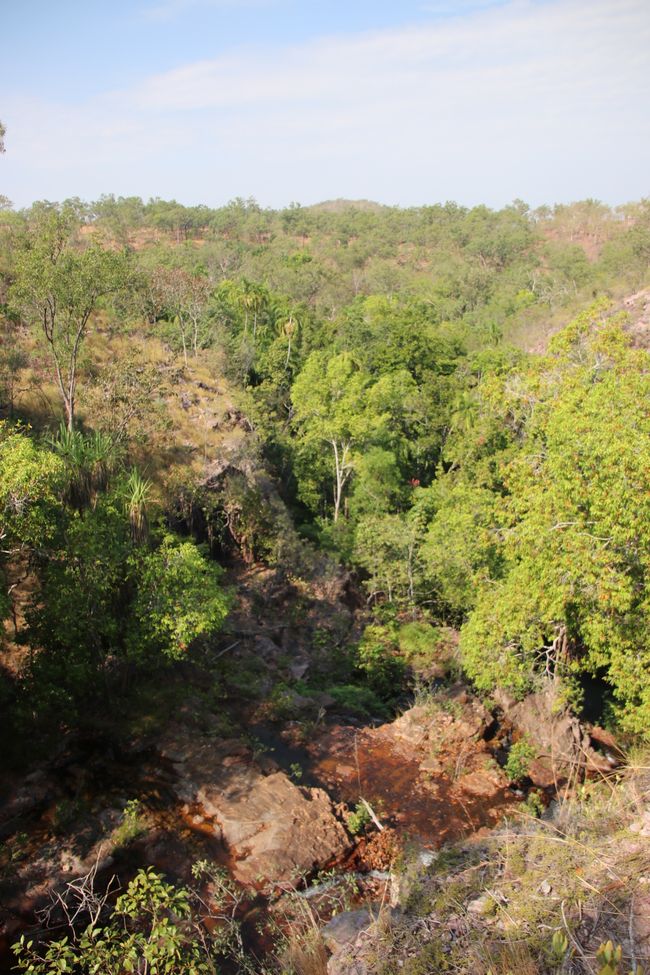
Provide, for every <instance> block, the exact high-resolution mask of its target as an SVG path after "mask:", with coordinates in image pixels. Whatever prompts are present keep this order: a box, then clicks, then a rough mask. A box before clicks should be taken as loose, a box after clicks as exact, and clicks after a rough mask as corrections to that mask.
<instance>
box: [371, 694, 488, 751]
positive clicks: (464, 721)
mask: <svg viewBox="0 0 650 975" xmlns="http://www.w3.org/2000/svg"><path fill="white" fill-rule="evenodd" d="M491 723H492V715H491V714H490V712H489V711H488V710H487V708H485V707H484V705H483V704H481V702H480V701H479V700H478V699H477V698H475V697H472V696H471V695H470V694H468V693H467V691H466V690H465V689H464V688H460V687H454V688H451V689H450V690H449V691H447V692H446V693H445V694H444V695H441V696H440V700H439V702H436V704H434V705H433V706H432V707H427V706H424V705H416V706H415V707H412V708H410V709H409V710H408V711H405V712H404V714H402V715H401V717H399V718H397V719H396V720H395V721H393V722H392V723H391V724H390V725H384V726H383V729H382V730H384V731H386V732H387V733H389V734H391V735H393V736H395V737H397V738H402V739H403V740H405V741H407V742H409V744H412V745H415V746H416V747H417V746H419V747H422V748H426V747H427V746H431V745H434V744H435V745H437V744H439V743H440V742H443V741H444V742H445V744H450V743H452V742H464V741H467V740H476V739H478V738H481V737H482V736H483V735H484V734H485V732H486V730H487V728H488V727H489V726H490V724H491Z"/></svg>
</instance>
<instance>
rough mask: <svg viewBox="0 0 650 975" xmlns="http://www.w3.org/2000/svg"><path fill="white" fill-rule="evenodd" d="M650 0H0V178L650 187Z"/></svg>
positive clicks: (203, 199)
mask: <svg viewBox="0 0 650 975" xmlns="http://www.w3.org/2000/svg"><path fill="white" fill-rule="evenodd" d="M649 106H650V0H347V2H344V0H314V2H311V0H110V2H109V0H56V2H55V3H53V2H52V0H20V2H18V0H0V119H1V120H2V121H3V122H4V124H5V125H6V127H7V135H6V139H5V145H6V153H5V155H4V156H0V194H4V195H5V196H7V197H9V199H10V200H12V201H13V203H14V205H15V206H18V207H22V206H27V205H29V204H30V203H32V202H33V201H34V200H38V199H49V200H62V199H65V198H67V197H71V196H79V197H81V198H82V199H85V200H93V199H97V198H98V197H99V196H100V195H102V194H103V193H114V194H115V195H117V196H132V195H133V196H141V197H143V198H144V199H148V198H149V197H156V196H158V197H163V198H165V199H176V200H179V201H180V202H182V203H185V204H196V203H204V204H206V205H208V206H219V205H222V204H224V203H226V202H227V201H228V200H230V199H233V198H234V197H237V196H241V197H251V196H252V197H255V198H256V199H257V200H258V202H259V203H260V204H261V205H262V206H265V207H266V206H271V207H281V206H286V205H288V204H289V203H290V202H292V201H296V202H300V203H302V204H303V205H309V204H311V203H316V202H318V201H321V200H326V199H334V198H339V197H345V198H348V199H360V198H364V199H373V200H377V201H379V202H381V203H387V204H400V205H403V206H412V205H420V204H424V203H437V202H444V201H446V200H455V201H457V202H458V203H461V204H463V205H467V206H471V205H474V204H477V203H485V204H487V205H489V206H495V207H499V206H503V205H505V204H507V203H509V202H511V201H512V200H514V199H523V200H525V201H526V202H527V203H528V204H530V205H531V206H539V205H540V204H542V203H550V204H552V203H559V202H570V201H572V200H578V199H586V198H595V199H599V200H602V201H604V202H606V203H610V204H616V203H623V202H626V201H629V200H636V199H640V198H641V197H647V196H650V111H649Z"/></svg>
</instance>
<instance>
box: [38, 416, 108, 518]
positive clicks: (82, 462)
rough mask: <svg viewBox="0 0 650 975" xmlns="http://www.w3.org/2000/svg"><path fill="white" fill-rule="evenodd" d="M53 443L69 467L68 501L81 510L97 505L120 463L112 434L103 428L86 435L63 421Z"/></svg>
mask: <svg viewBox="0 0 650 975" xmlns="http://www.w3.org/2000/svg"><path fill="white" fill-rule="evenodd" d="M50 443H51V445H52V448H53V449H54V451H55V452H56V453H57V454H58V455H59V456H60V457H61V458H62V459H63V461H64V462H65V465H66V467H67V469H68V484H67V488H66V492H65V500H66V501H67V502H68V503H69V504H70V505H71V506H72V507H73V508H76V509H77V510H78V511H83V509H84V508H87V507H88V506H89V505H92V506H94V505H95V503H96V501H97V495H98V493H99V492H100V491H105V490H106V487H107V486H108V482H109V479H110V477H111V475H112V474H113V473H114V471H115V469H116V467H117V465H118V463H119V449H118V447H117V445H116V444H115V442H114V440H113V439H112V437H110V436H108V434H105V433H101V432H100V431H95V432H94V433H92V434H90V435H88V436H86V435H85V434H83V433H81V431H79V430H68V428H67V426H66V425H65V424H64V423H62V424H61V426H60V427H59V432H58V434H57V436H56V437H54V438H53V439H52V440H51V441H50Z"/></svg>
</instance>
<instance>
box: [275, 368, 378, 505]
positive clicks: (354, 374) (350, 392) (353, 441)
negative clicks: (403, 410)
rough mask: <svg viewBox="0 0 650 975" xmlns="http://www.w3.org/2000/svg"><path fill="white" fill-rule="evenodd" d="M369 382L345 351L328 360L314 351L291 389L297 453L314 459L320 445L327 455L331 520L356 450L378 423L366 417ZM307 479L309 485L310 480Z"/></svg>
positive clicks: (367, 377)
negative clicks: (328, 457) (330, 481)
mask: <svg viewBox="0 0 650 975" xmlns="http://www.w3.org/2000/svg"><path fill="white" fill-rule="evenodd" d="M369 383H370V376H369V375H368V374H367V373H366V372H364V371H362V370H361V369H359V368H358V367H357V365H356V363H355V361H354V359H353V358H352V356H350V355H349V354H348V353H340V354H339V355H335V356H332V357H331V358H329V359H328V357H327V354H326V353H324V352H314V353H312V355H311V356H310V357H309V359H308V360H307V362H306V364H305V367H304V369H303V370H302V372H301V373H300V375H299V376H298V378H297V379H296V381H295V383H294V385H293V389H292V399H293V405H294V410H295V416H294V422H295V426H296V429H297V431H298V437H299V442H300V449H302V450H303V453H305V454H306V455H312V456H313V454H314V453H315V454H316V456H317V457H318V455H319V454H322V449H323V447H325V448H326V450H327V451H328V452H330V457H331V462H330V463H331V466H330V470H331V467H332V466H333V471H332V474H333V482H334V484H333V492H332V494H333V502H334V521H335V522H336V521H338V518H339V515H340V513H341V504H342V501H343V495H344V491H345V488H346V485H347V484H348V481H349V480H350V477H351V475H352V471H353V468H354V463H353V454H354V449H355V447H356V446H357V445H358V444H360V443H361V442H362V441H364V440H366V439H369V438H370V436H371V435H372V432H373V427H375V426H376V425H377V422H378V421H379V420H380V418H379V417H372V418H371V417H369V416H368V415H367V414H368V411H367V409H366V391H367V389H368V386H369ZM308 463H309V461H308ZM309 480H310V481H311V482H312V483H313V476H312V477H311V478H310V479H309Z"/></svg>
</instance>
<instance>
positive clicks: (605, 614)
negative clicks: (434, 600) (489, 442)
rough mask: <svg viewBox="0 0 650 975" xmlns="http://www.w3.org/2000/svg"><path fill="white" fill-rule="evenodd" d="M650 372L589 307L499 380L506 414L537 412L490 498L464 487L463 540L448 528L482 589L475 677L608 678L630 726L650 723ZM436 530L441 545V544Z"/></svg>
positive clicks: (466, 584)
mask: <svg viewBox="0 0 650 975" xmlns="http://www.w3.org/2000/svg"><path fill="white" fill-rule="evenodd" d="M649 377H650V362H649V357H648V353H647V352H646V351H645V350H638V349H634V348H631V347H630V345H629V339H628V337H627V335H626V333H625V332H624V330H623V329H622V327H621V323H620V322H619V321H617V320H616V319H615V318H607V317H604V318H603V313H602V307H595V308H593V309H591V310H590V311H588V312H587V313H585V314H583V315H581V316H579V317H578V318H577V319H576V320H575V321H574V322H573V323H572V324H571V325H570V326H568V327H567V328H566V329H565V330H564V331H563V332H562V333H559V334H558V335H557V336H555V338H554V339H553V341H552V343H551V346H550V355H549V356H548V357H547V358H546V359H542V360H541V361H539V362H538V363H537V364H536V365H535V366H534V367H532V368H531V369H530V370H529V371H528V372H527V373H523V374H520V375H518V376H515V375H510V376H508V377H505V378H504V381H503V382H502V383H501V384H500V386H501V389H500V392H499V391H498V388H497V387H498V385H499V384H496V385H495V388H494V390H493V395H495V396H496V397H498V400H499V401H500V403H501V409H502V415H503V418H504V421H505V422H508V415H510V417H512V416H515V415H517V414H519V415H521V416H524V417H525V420H524V422H523V423H522V425H521V427H520V433H519V449H517V450H516V451H515V452H514V453H511V454H510V455H508V454H504V455H503V456H502V457H501V458H500V460H499V461H498V463H499V464H500V467H501V474H500V478H501V482H502V485H503V487H502V490H501V491H497V492H495V494H494V495H493V499H492V501H490V500H489V498H488V497H487V495H486V493H485V491H481V492H480V493H479V494H477V492H476V491H474V492H467V494H466V497H465V499H464V498H463V497H462V496H461V494H460V493H457V494H456V495H455V498H454V503H455V507H456V508H457V514H456V519H455V523H454V522H452V532H451V538H452V544H451V545H450V544H449V541H448V536H449V532H448V531H447V532H446V533H445V534H446V538H447V540H446V541H445V545H446V546H448V547H449V551H450V553H451V555H452V556H453V557H454V558H455V559H456V561H457V562H458V564H459V565H461V564H462V571H463V575H462V578H461V579H460V582H459V585H458V588H459V590H460V591H461V592H462V590H465V592H466V593H467V592H468V591H469V590H471V589H472V587H474V588H475V593H474V594H473V599H475V606H474V608H473V609H471V611H470V613H469V616H468V619H467V622H466V623H465V625H464V627H463V629H462V633H461V650H462V653H463V661H464V665H465V667H466V669H467V671H468V673H469V675H470V676H471V677H472V678H473V680H474V681H475V682H476V683H477V685H478V686H479V687H481V688H483V689H489V688H491V687H494V686H495V685H496V684H499V685H500V686H508V687H510V688H511V689H512V690H514V691H516V692H518V693H523V692H524V691H526V690H527V689H528V688H529V687H530V686H531V684H532V683H533V682H534V681H535V679H536V677H538V676H539V675H542V674H545V673H546V674H549V675H562V676H564V677H565V678H566V677H568V678H569V679H570V678H571V676H572V675H573V676H576V675H582V674H592V675H593V674H596V673H600V674H604V675H605V678H606V680H607V681H608V682H609V684H610V685H611V687H612V689H613V693H614V697H615V699H616V701H617V704H618V710H619V714H620V716H621V718H622V720H623V722H624V724H625V725H626V726H627V727H628V728H629V729H631V730H633V731H637V732H642V733H647V728H648V721H650V685H649V684H648V679H647V673H648V667H649V666H650V644H649V643H648V638H647V634H648V633H649V632H650V604H649V603H648V597H647V581H648V578H650V502H649V500H648V499H650V473H649V472H650V453H649V451H648V446H647V445H648V443H650V411H649V409H648V403H649V402H650V378H649ZM484 395H485V393H484ZM477 499H478V504H477ZM468 505H470V506H471V507H469V508H468ZM490 509H492V510H490ZM463 522H465V523H466V527H465V529H464V531H465V533H466V534H467V535H468V536H470V537H471V532H472V531H473V532H474V535H475V536H476V538H475V541H474V551H473V552H472V551H471V550H470V557H469V558H467V557H466V558H465V560H464V563H461V562H460V555H461V545H460V544H459V543H458V542H454V541H453V539H454V532H455V530H456V526H458V527H459V528H460V527H461V526H462V523H463ZM440 527H441V528H442V527H445V526H444V525H443V526H440ZM436 534H437V540H434V538H433V537H431V538H430V544H434V541H435V544H436V546H437V549H438V551H440V549H441V547H442V542H443V539H442V537H441V534H440V528H439V529H438V530H437V533H436ZM481 536H482V542H481V540H480V539H481ZM481 547H482V549H483V551H482V552H481V551H480V549H481ZM490 548H492V549H493V550H494V551H493V552H492V554H491V555H490ZM477 549H478V550H477ZM454 551H455V552H456V553H457V555H456V556H454ZM464 598H465V599H466V598H467V596H465V597H464Z"/></svg>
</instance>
